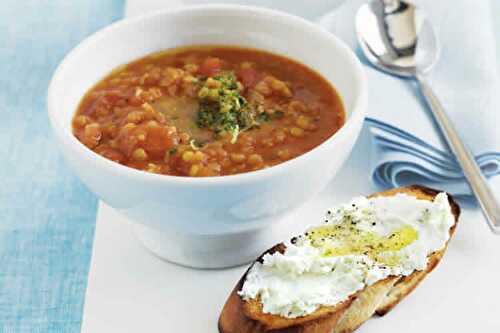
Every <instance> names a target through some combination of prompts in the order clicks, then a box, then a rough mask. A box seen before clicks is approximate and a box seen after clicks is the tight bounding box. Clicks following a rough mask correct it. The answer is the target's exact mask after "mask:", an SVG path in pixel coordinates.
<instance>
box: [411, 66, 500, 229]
mask: <svg viewBox="0 0 500 333" xmlns="http://www.w3.org/2000/svg"><path fill="white" fill-rule="evenodd" d="M417 81H418V83H419V85H420V89H421V91H422V94H423V96H424V97H425V99H426V102H427V104H428V105H429V107H430V109H431V110H432V113H433V115H434V118H435V119H436V122H437V123H438V125H439V127H440V128H441V131H442V133H443V135H444V137H445V139H446V142H447V143H448V146H449V147H450V148H451V151H452V152H453V154H454V155H455V158H456V159H457V161H458V163H459V164H460V166H461V167H462V170H463V173H464V175H465V178H466V179H467V181H468V183H469V186H470V188H471V189H472V192H474V195H475V196H476V199H477V201H478V202H479V205H480V206H481V209H482V211H483V214H484V217H485V218H486V220H487V222H488V225H489V226H490V228H491V230H492V231H493V232H494V233H496V234H500V204H499V203H498V201H497V200H496V199H495V195H494V194H493V192H492V191H491V189H490V187H489V186H488V183H487V181H486V178H485V177H484V176H483V174H482V172H481V169H480V168H479V166H478V165H477V163H476V160H475V159H474V157H473V156H472V154H471V152H470V151H469V149H467V147H466V146H465V144H464V143H463V141H462V140H461V139H460V137H459V136H458V134H457V132H456V130H455V128H454V126H453V124H452V123H451V121H450V118H449V117H448V115H447V114H446V112H445V111H444V108H443V107H442V105H441V103H440V102H439V100H438V98H437V97H436V95H435V94H434V92H433V91H432V89H431V88H430V86H429V84H428V83H427V82H426V79H425V78H424V77H423V76H422V75H420V74H418V75H417Z"/></svg>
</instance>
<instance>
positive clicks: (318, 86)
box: [73, 46, 345, 177]
mask: <svg viewBox="0 0 500 333" xmlns="http://www.w3.org/2000/svg"><path fill="white" fill-rule="evenodd" d="M344 119H345V115H344V109H343V106H342V102H341V100H340V98H339V96H338V94H337V92H336V91H335V89H334V88H333V87H332V86H331V85H330V84H329V83H328V82H327V81H326V80H325V79H324V78H323V77H322V76H321V75H319V74H318V73H316V72H315V71H313V70H311V69H309V68H308V67H306V66H304V65H302V64H300V63H298V62H295V61H293V60H291V59H288V58H285V57H283V56H279V55H275V54H272V53H268V52H265V51H260V50H254V49H244V48H236V47H225V46H224V47H223V46H193V47H187V48H178V49H172V50H167V51H163V52H160V53H155V54H152V55H149V56H146V57H144V58H141V59H139V60H137V61H134V62H132V63H130V64H127V65H124V66H120V67H119V68H117V69H115V70H114V71H113V72H112V73H110V74H109V75H108V76H106V77H105V78H104V79H103V80H101V81H100V82H99V83H97V84H96V85H95V86H94V87H93V88H92V89H91V90H90V91H89V92H88V93H87V94H86V95H85V96H84V97H83V99H82V101H81V103H80V105H79V107H78V110H77V112H76V114H75V116H74V118H73V133H74V135H75V136H76V137H77V138H78V140H80V141H81V142H82V143H83V144H84V145H85V146H87V147H88V148H90V149H92V150H93V151H94V152H96V153H98V154H100V155H102V156H104V157H105V158H108V159H110V160H113V161H115V162H117V163H120V164H123V165H126V166H129V167H132V168H136V169H139V170H144V171H147V172H153V173H158V174H166V175H175V176H191V177H206V176H221V175H231V174H238V173H243V172H248V171H254V170H259V169H262V168H267V167H270V166H273V165H276V164H279V163H282V162H285V161H287V160H290V159H292V158H295V157H297V156H299V155H302V154H304V153H306V152H308V151H310V150H311V149H313V148H314V147H316V146H318V145H319V144H321V143H322V142H324V141H325V140H327V139H328V138H329V137H331V136H332V135H333V134H334V133H335V132H336V131H337V130H338V129H339V128H340V127H341V126H342V125H343V123H344Z"/></svg>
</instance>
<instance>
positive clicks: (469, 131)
mask: <svg viewBox="0 0 500 333" xmlns="http://www.w3.org/2000/svg"><path fill="white" fill-rule="evenodd" d="M364 2H365V1H363V0H351V1H348V2H346V3H345V4H344V5H342V6H341V7H339V8H337V9H336V10H335V11H333V12H332V13H330V14H327V15H326V16H324V17H323V18H321V19H320V20H319V23H320V25H322V26H323V27H324V28H326V29H327V30H329V31H331V32H333V33H335V34H336V35H337V36H339V37H340V38H342V39H343V40H344V41H345V42H347V43H348V44H349V45H350V46H351V47H352V48H353V49H355V50H357V53H358V54H359V55H360V59H362V60H364V58H363V57H362V56H361V54H360V51H359V49H358V47H357V42H356V37H355V33H354V26H353V22H354V16H355V13H356V10H357V9H358V8H359V6H360V5H361V4H362V3H364ZM413 2H414V3H415V4H417V5H418V6H419V8H420V9H422V10H423V11H424V12H425V13H426V17H427V18H428V20H429V21H430V22H431V23H432V25H433V27H434V29H435V31H436V34H437V37H438V40H439V43H440V45H441V56H440V60H439V61H438V63H437V64H436V65H435V66H434V67H433V68H432V71H431V72H430V73H429V74H428V79H429V81H430V84H431V86H432V88H433V89H434V90H435V92H436V94H437V95H438V97H439V98H440V100H441V102H442V104H443V106H444V107H445V109H446V111H447V112H448V114H449V115H450V117H451V118H452V120H453V122H454V124H455V127H456V128H457V130H458V132H459V133H460V135H461V137H462V138H463V140H464V141H465V142H466V144H467V145H468V146H469V147H470V149H471V150H472V152H473V153H474V155H475V156H476V159H477V161H478V163H479V164H480V165H481V168H482V170H483V171H484V172H485V174H486V175H487V176H493V175H498V174H500V131H498V125H499V124H500V112H498V110H497V106H499V105H500V103H499V102H500V98H499V97H500V96H499V94H500V81H499V77H498V72H497V66H498V64H497V57H496V50H495V44H496V42H497V40H496V39H495V37H497V38H498V39H500V36H498V35H497V36H495V35H494V34H493V26H492V22H491V15H490V14H491V9H490V4H489V2H488V1H466V0H450V1H448V0H441V1H433V0H414V1H413ZM421 47H425V46H421ZM419 51H421V50H419ZM367 72H368V79H369V89H370V92H369V94H370V99H369V118H368V119H367V124H368V125H369V128H370V132H371V134H372V138H373V143H374V147H373V154H372V170H373V179H374V181H375V182H376V183H377V184H379V185H381V186H383V187H393V186H401V185H405V184H409V183H420V184H423V185H427V186H431V187H437V188H443V189H445V190H447V191H449V192H451V193H453V194H455V195H457V196H459V197H468V196H470V189H469V188H468V186H467V185H466V183H465V180H464V178H463V175H462V173H461V170H460V167H459V166H458V164H457V162H456V161H455V159H454V158H453V156H452V155H450V154H449V153H448V149H447V147H446V144H445V143H444V142H443V140H442V138H441V136H440V135H439V131H438V130H437V128H436V127H435V123H434V121H433V119H432V116H431V115H430V113H429V112H428V111H427V110H426V109H425V106H424V103H423V100H422V99H421V96H420V95H419V94H418V91H417V89H416V87H415V85H414V83H413V82H411V81H409V80H402V79H400V78H395V77H392V76H390V75H387V74H383V73H380V72H378V71H376V70H375V69H373V68H371V67H370V68H368V67H367ZM497 179H500V177H495V183H497V184H498V185H499V186H500V182H498V181H497Z"/></svg>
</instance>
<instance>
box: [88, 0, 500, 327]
mask: <svg viewBox="0 0 500 333" xmlns="http://www.w3.org/2000/svg"><path fill="white" fill-rule="evenodd" d="M497 5H498V6H497V7H496V8H498V9H500V4H497ZM162 6H164V5H161V4H160V2H159V1H157V0H147V1H146V2H140V5H139V2H138V1H135V0H134V1H129V6H128V8H127V15H134V14H137V13H138V12H144V11H148V10H151V9H158V8H162ZM496 23H497V24H498V25H497V27H498V28H500V20H498V22H496ZM369 80H376V78H374V77H369ZM369 83H370V82H369ZM393 93H394V94H395V95H397V93H396V92H393ZM370 145H371V143H370V138H369V135H368V132H367V129H366V128H364V129H363V131H362V134H361V137H360V139H359V140H358V142H357V144H356V146H355V147H354V150H353V153H352V155H351V157H350V159H349V160H348V161H347V163H346V164H345V165H344V167H343V168H342V170H341V171H340V173H339V174H338V175H337V176H336V178H335V179H334V180H333V181H332V182H331V183H329V184H328V186H327V187H326V188H325V189H324V190H323V191H322V192H321V193H320V194H319V195H317V196H316V197H315V198H312V199H311V200H310V201H309V202H307V203H306V204H305V205H304V206H303V207H301V208H300V209H299V210H298V211H297V212H296V213H294V214H293V216H291V217H290V221H289V222H288V225H289V235H290V236H292V235H295V234H297V233H298V232H300V231H301V230H303V228H304V227H305V226H306V225H310V224H312V223H314V221H319V219H320V218H321V216H322V214H323V212H324V211H325V210H326V209H327V208H328V207H330V206H332V205H334V204H335V203H340V202H344V201H346V200H349V199H350V198H351V197H353V196H356V195H363V194H369V193H372V192H375V191H377V189H376V188H374V186H373V185H372V183H371V181H370V175H369V174H370V172H369V170H368V165H367V162H366V159H367V154H368V152H369V151H370ZM276 241H279V240H278V239H277V240H276ZM498 253H500V242H499V241H498V237H496V236H494V235H492V234H491V232H490V231H489V229H488V228H487V226H486V224H485V223H484V221H483V218H482V216H481V214H480V212H479V211H478V210H477V209H476V208H473V207H465V208H463V212H462V217H461V221H460V225H459V226H458V228H457V232H456V234H455V237H454V238H453V240H452V241H451V242H450V246H449V249H448V251H447V253H446V255H445V258H444V260H443V262H442V263H441V264H440V265H439V266H438V268H436V270H435V271H434V272H432V273H431V274H430V275H429V276H428V277H427V278H426V280H425V281H423V283H422V284H421V286H420V287H419V288H418V289H417V290H416V291H415V292H414V293H413V294H412V295H410V296H409V297H408V298H407V299H405V300H404V301H403V302H402V303H401V304H400V305H399V306H398V307H396V308H395V309H394V311H392V312H391V313H389V314H388V315H386V316H385V317H383V318H377V319H371V320H369V321H368V322H367V323H366V324H364V325H363V326H362V327H361V328H360V329H359V332H377V331H382V330H383V332H387V333H390V332H406V333H412V332H431V331H432V332H439V331H450V332H453V331H456V332H465V331H478V332H494V331H498V330H499V329H500V316H499V315H498V313H499V310H500V306H499V305H498V303H497V299H496V297H492V295H498V294H500V285H499V283H498V281H500V265H499V264H498V262H499V261H498V256H497V254H498ZM246 268H247V266H246V265H244V266H240V267H236V268H231V269H224V270H195V269H190V268H185V267H180V266H177V265H174V264H171V263H168V262H165V261H163V260H161V259H159V258H157V257H155V256H154V255H152V254H151V253H149V252H148V251H147V250H146V249H144V248H143V247H142V245H141V244H140V243H139V242H138V241H137V240H136V238H135V236H134V234H133V232H132V228H131V225H130V222H129V221H127V220H126V219H125V218H123V217H122V216H121V215H119V214H118V213H117V212H115V211H114V210H113V209H112V208H110V207H109V206H106V205H105V204H103V203H100V205H99V210H98V216H97V226H96V235H95V240H94V249H93V254H92V262H91V267H90V273H89V280H88V287H87V293H86V301H85V307H84V316H83V325H82V332H85V333H90V332H92V333H94V332H111V331H113V332H114V331H119V332H142V331H144V332H165V331H175V332H180V333H182V332H190V333H191V332H208V333H210V332H214V333H215V332H217V319H218V315H219V313H220V310H221V308H222V306H223V304H224V302H225V300H226V298H227V296H228V295H229V293H230V291H231V290H232V288H233V286H234V284H235V283H236V281H237V280H238V279H239V277H240V276H241V275H242V274H243V272H244V271H245V270H246ZM357 332H358V331H357Z"/></svg>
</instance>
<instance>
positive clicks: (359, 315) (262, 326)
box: [219, 185, 460, 333]
mask: <svg viewBox="0 0 500 333" xmlns="http://www.w3.org/2000/svg"><path fill="white" fill-rule="evenodd" d="M398 193H406V194H408V195H412V196H414V197H416V198H418V199H423V200H433V199H434V197H435V196H436V195H437V194H438V193H439V191H436V190H433V189H430V188H427V187H423V186H419V185H412V186H407V187H400V188H395V189H392V190H388V191H384V192H378V193H375V194H373V195H371V196H369V197H376V196H392V195H396V194H398ZM448 198H449V203H450V206H451V209H452V213H453V216H454V217H455V223H454V225H453V226H452V227H451V228H450V231H449V232H450V238H451V236H452V235H453V233H454V231H455V228H456V225H457V222H458V218H459V215H460V207H459V206H458V205H457V203H456V202H455V201H454V200H453V198H452V197H451V196H448ZM447 245H448V243H446V245H445V247H444V248H443V249H441V250H439V251H437V252H434V253H433V254H431V255H430V256H429V262H428V264H427V267H426V269H425V270H423V271H415V272H413V273H412V274H410V275H408V276H406V277H405V276H389V277H387V278H385V279H384V280H380V281H378V282H376V283H374V284H373V285H371V286H366V287H365V288H364V289H363V290H360V291H358V292H357V293H355V294H353V295H351V296H350V297H349V298H348V299H346V300H345V301H343V302H340V303H338V304H336V305H335V306H322V307H320V308H319V309H317V310H316V311H315V312H313V313H311V314H309V315H307V316H304V317H299V318H285V317H281V316H278V315H272V314H267V313H263V312H262V304H261V303H260V302H259V301H258V300H249V301H245V300H243V299H242V298H241V297H240V296H239V295H238V291H239V290H241V288H242V286H243V283H244V281H245V279H246V275H247V273H248V270H247V272H246V273H245V274H244V275H243V276H242V278H241V279H240V280H239V282H238V283H237V285H236V287H235V288H234V289H233V291H232V293H231V295H229V298H228V300H227V301H226V304H225V305H224V308H223V310H222V313H221V315H220V318H219V332H221V333H263V332H266V333H350V332H353V331H354V330H355V329H356V328H358V327H359V326H360V325H361V324H363V323H364V322H365V321H366V320H368V319H369V318H370V317H371V316H373V315H374V314H377V315H380V316H381V315H384V314H386V313H387V312H389V311H390V310H391V309H392V308H393V307H394V306H396V305H397V304H398V303H399V302H400V301H401V300H402V299H403V298H404V297H405V296H407V295H408V294H409V293H410V292H412V291H413V290H414V289H415V288H416V287H417V286H418V284H419V283H420V281H422V280H423V279H424V278H425V276H426V275H427V274H428V273H430V272H431V271H432V270H433V269H434V267H436V266H437V264H438V263H439V261H440V260H441V258H442V257H443V255H444V252H445V251H446V247H447ZM276 251H279V252H281V253H283V252H284V251H285V245H284V244H283V243H280V244H278V245H276V246H274V247H272V248H271V249H269V250H267V251H266V252H264V253H263V254H262V255H261V256H260V257H259V258H258V259H257V260H256V261H260V262H261V261H262V257H263V256H264V255H265V254H267V253H270V254H272V253H274V252H276Z"/></svg>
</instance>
